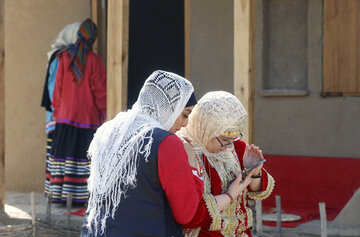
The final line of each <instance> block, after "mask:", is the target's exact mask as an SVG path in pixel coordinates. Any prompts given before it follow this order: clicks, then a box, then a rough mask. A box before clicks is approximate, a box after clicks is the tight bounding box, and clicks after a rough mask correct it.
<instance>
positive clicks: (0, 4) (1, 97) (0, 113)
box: [0, 0, 5, 212]
mask: <svg viewBox="0 0 360 237" xmlns="http://www.w3.org/2000/svg"><path fill="white" fill-rule="evenodd" d="M4 56H5V54H4V0H0V212H1V211H3V210H4V205H5V74H4Z"/></svg>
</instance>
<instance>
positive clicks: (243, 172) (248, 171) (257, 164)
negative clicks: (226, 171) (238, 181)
mask: <svg viewBox="0 0 360 237" xmlns="http://www.w3.org/2000/svg"><path fill="white" fill-rule="evenodd" d="M265 161H266V160H265V159H263V160H261V161H259V162H257V163H256V164H255V165H253V166H251V167H250V168H247V169H244V170H243V171H241V176H242V179H243V180H244V179H245V177H246V176H247V175H248V174H249V173H250V172H251V171H252V170H253V169H255V168H256V167H258V166H259V165H261V164H263V163H264V162H265Z"/></svg>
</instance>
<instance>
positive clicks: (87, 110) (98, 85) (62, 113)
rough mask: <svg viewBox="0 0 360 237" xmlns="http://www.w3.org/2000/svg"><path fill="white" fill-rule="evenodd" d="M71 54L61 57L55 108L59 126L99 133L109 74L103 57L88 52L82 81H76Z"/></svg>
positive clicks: (54, 96) (55, 93)
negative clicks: (71, 126) (88, 129)
mask: <svg viewBox="0 0 360 237" xmlns="http://www.w3.org/2000/svg"><path fill="white" fill-rule="evenodd" d="M69 64H70V53H69V52H68V51H65V52H62V53H61V54H60V55H59V66H58V70H57V74H56V81H55V88H54V95H53V102H52V106H53V108H54V112H53V115H54V117H56V122H57V123H66V124H70V125H73V126H76V127H81V128H93V129H96V128H97V127H99V125H101V123H102V122H103V121H104V120H105V117H106V72H105V67H104V64H103V62H102V60H101V58H100V56H98V55H96V54H95V53H93V52H91V51H88V53H87V58H86V65H85V71H84V75H83V80H82V82H81V84H80V85H77V84H76V83H75V82H74V81H73V78H74V75H73V72H72V71H70V70H69Z"/></svg>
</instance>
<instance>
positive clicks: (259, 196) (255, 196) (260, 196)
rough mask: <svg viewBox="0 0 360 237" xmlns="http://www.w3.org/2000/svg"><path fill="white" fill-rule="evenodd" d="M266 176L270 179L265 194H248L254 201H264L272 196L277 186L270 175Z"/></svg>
mask: <svg viewBox="0 0 360 237" xmlns="http://www.w3.org/2000/svg"><path fill="white" fill-rule="evenodd" d="M266 174H267V177H268V183H267V186H266V190H265V191H263V192H249V193H248V196H249V198H251V199H254V200H263V199H266V198H267V197H269V196H270V194H271V193H272V191H273V189H274V186H275V180H274V178H273V177H272V176H271V175H270V174H269V173H266Z"/></svg>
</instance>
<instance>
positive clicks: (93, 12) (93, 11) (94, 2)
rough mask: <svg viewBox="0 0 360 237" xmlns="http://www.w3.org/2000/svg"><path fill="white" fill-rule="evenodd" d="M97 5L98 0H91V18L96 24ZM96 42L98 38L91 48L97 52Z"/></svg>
mask: <svg viewBox="0 0 360 237" xmlns="http://www.w3.org/2000/svg"><path fill="white" fill-rule="evenodd" d="M98 5H99V0H91V20H92V21H93V22H94V23H95V24H96V25H98ZM98 42H99V40H98V39H97V40H95V42H94V44H93V47H92V50H93V52H94V53H98Z"/></svg>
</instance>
